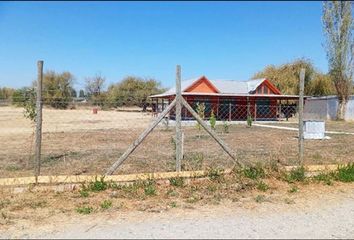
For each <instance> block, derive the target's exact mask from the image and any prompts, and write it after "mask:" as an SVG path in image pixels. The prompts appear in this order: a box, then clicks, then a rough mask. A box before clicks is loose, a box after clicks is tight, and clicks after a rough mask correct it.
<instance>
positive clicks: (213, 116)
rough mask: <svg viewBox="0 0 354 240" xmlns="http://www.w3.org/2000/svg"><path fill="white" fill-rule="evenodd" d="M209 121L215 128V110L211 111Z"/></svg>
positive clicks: (212, 127)
mask: <svg viewBox="0 0 354 240" xmlns="http://www.w3.org/2000/svg"><path fill="white" fill-rule="evenodd" d="M209 123H210V127H211V129H213V130H215V125H216V117H215V114H214V111H211V114H210V118H209Z"/></svg>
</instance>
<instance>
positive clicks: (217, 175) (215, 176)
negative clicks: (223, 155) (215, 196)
mask: <svg viewBox="0 0 354 240" xmlns="http://www.w3.org/2000/svg"><path fill="white" fill-rule="evenodd" d="M223 174H224V170H223V169H214V168H210V169H209V171H208V177H209V179H210V180H212V181H217V182H221V181H223V180H224V175H223Z"/></svg>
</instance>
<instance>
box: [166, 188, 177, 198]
mask: <svg viewBox="0 0 354 240" xmlns="http://www.w3.org/2000/svg"><path fill="white" fill-rule="evenodd" d="M166 194H167V195H168V196H171V197H178V195H179V194H178V192H176V191H175V190H173V189H168V191H167V193H166Z"/></svg>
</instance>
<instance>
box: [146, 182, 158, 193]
mask: <svg viewBox="0 0 354 240" xmlns="http://www.w3.org/2000/svg"><path fill="white" fill-rule="evenodd" d="M144 193H145V195H146V196H155V195H156V183H155V181H152V180H148V181H147V182H145V183H144Z"/></svg>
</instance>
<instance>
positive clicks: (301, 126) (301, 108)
mask: <svg viewBox="0 0 354 240" xmlns="http://www.w3.org/2000/svg"><path fill="white" fill-rule="evenodd" d="M304 87H305V69H304V68H302V69H301V71H300V91H299V165H300V166H301V165H302V164H303V163H304Z"/></svg>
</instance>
